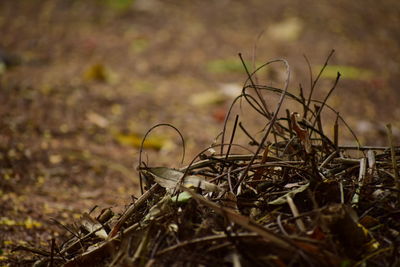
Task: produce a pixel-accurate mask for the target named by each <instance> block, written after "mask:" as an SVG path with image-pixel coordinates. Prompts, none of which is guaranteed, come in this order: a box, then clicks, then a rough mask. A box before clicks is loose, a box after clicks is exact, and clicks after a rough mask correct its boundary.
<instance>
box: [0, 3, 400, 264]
mask: <svg viewBox="0 0 400 267" xmlns="http://www.w3.org/2000/svg"><path fill="white" fill-rule="evenodd" d="M399 25H400V3H399V2H398V1H395V0H387V1H380V2H379V3H378V2H376V1H372V0H362V1H361V0H359V1H346V0H336V1H334V2H333V1H328V0H320V1H311V0H301V1H300V0H281V1H261V0H248V1H229V0H220V1H204V0H203V1H177V0H166V1H161V0H86V1H78V0H75V1H74V0H31V1H22V0H21V1H15V0H2V1H1V2H0V206H1V207H2V208H1V209H0V234H1V235H2V236H4V238H3V240H1V241H0V248H2V250H0V251H1V253H3V255H0V256H1V257H3V259H4V258H5V257H7V255H8V253H9V249H10V248H11V247H12V245H15V244H18V243H22V244H26V243H27V242H28V243H31V244H36V245H37V244H41V245H43V246H45V247H46V246H48V243H47V240H48V239H49V238H50V236H51V235H58V234H57V231H59V228H57V227H56V226H54V223H52V222H51V221H50V220H49V218H50V217H53V218H56V219H57V220H58V221H60V222H63V223H71V220H73V219H71V218H75V219H76V220H78V219H79V217H80V215H81V214H82V212H83V211H88V210H89V209H90V208H92V207H94V206H95V205H98V206H99V207H100V209H101V208H106V207H114V209H116V210H118V209H122V208H123V205H124V204H128V203H129V201H130V199H131V195H132V194H134V195H136V196H138V187H137V182H138V180H137V179H138V178H137V173H136V171H135V167H136V166H137V165H138V147H139V146H140V143H141V141H142V138H143V136H144V134H145V133H146V131H147V130H148V129H149V128H150V127H152V126H153V125H155V124H157V123H170V124H172V125H174V126H175V127H177V128H178V129H179V130H180V131H181V132H182V134H183V136H184V137H185V142H186V149H187V157H186V160H185V163H186V164H187V163H188V162H189V161H190V160H191V159H192V157H193V156H194V155H195V154H197V153H198V152H199V151H200V150H202V149H203V148H205V147H207V146H208V145H210V144H211V143H213V141H214V139H215V137H216V136H217V135H218V134H219V133H220V132H221V130H222V126H223V120H224V117H225V115H226V112H227V109H228V108H229V105H230V103H231V102H232V101H233V99H234V97H235V96H237V95H238V94H240V91H241V88H242V86H243V84H244V82H245V80H246V78H247V76H246V73H245V71H244V69H243V66H242V64H241V62H240V59H239V57H238V53H239V52H240V53H242V55H243V57H244V59H245V61H246V64H247V65H248V67H249V68H250V69H253V68H254V66H258V65H260V64H262V63H265V62H267V61H269V60H272V59H276V58H284V59H286V60H287V61H288V62H289V64H290V67H291V78H290V85H289V92H291V93H293V94H295V95H298V94H299V87H300V85H301V87H302V88H303V89H304V92H305V94H306V95H307V94H308V93H309V91H310V70H311V74H312V77H313V78H314V79H315V77H316V76H317V74H318V72H319V70H320V69H321V67H322V66H323V64H324V62H325V60H326V58H327V56H328V55H329V53H330V51H331V50H332V49H335V51H336V52H335V53H334V55H333V56H332V58H331V60H330V62H329V66H328V67H327V69H326V70H325V72H324V73H323V74H322V76H321V79H320V82H319V83H318V84H317V86H316V89H315V93H314V97H315V98H316V99H319V100H322V99H323V98H324V97H325V95H326V94H327V93H328V91H329V90H330V89H331V87H332V85H333V83H334V81H335V78H336V73H337V72H338V71H339V72H340V73H341V74H342V77H341V80H340V82H339V84H338V86H337V88H336V89H335V91H334V93H333V95H332V96H331V97H330V98H329V100H328V104H329V105H330V106H332V107H333V108H335V109H336V110H337V111H338V112H339V113H340V114H341V115H342V116H343V117H344V118H345V120H346V121H347V123H348V124H349V125H350V126H351V128H352V129H353V130H354V132H355V133H356V134H357V135H358V137H359V139H360V141H361V143H362V144H363V145H383V146H386V145H388V142H387V137H386V129H385V125H386V124H387V123H391V124H392V125H393V132H394V135H395V138H397V141H399V135H400V133H399V128H400V121H399V119H400V106H399V105H398V103H399V100H400V88H399V82H400V75H399V74H400V53H399V52H400V47H399V44H400V28H399ZM305 58H307V59H308V61H309V62H310V65H311V68H309V66H308V64H307V61H306V59H305ZM285 79H286V76H285V69H284V68H283V65H282V64H274V65H271V67H269V68H267V69H265V70H263V71H262V72H260V75H259V80H260V83H262V84H265V85H270V86H275V87H279V88H282V86H283V82H284V81H285ZM265 99H266V100H267V103H268V104H269V107H270V110H273V109H275V104H276V103H277V99H278V98H277V96H273V95H268V94H266V95H265ZM285 103H286V102H285ZM285 108H289V109H290V110H291V111H298V112H301V110H297V109H298V107H297V106H295V105H291V103H290V101H287V103H286V106H285ZM252 112H253V111H251V110H249V109H248V107H245V106H243V107H242V109H240V107H238V108H237V110H235V111H234V114H239V115H240V116H241V117H240V118H243V121H244V124H245V125H246V126H248V127H249V129H251V130H252V133H254V135H255V136H257V134H260V131H261V130H262V128H263V127H264V126H265V123H266V122H265V120H263V119H262V118H259V117H258V116H257V115H256V114H254V112H253V113H252ZM334 119H335V114H334V113H333V114H331V113H329V112H327V113H323V117H322V121H323V123H324V127H325V128H324V129H326V132H327V134H328V135H330V133H331V132H332V126H333V123H334ZM340 129H341V138H340V143H341V144H354V140H353V139H352V138H351V137H350V135H349V133H348V131H347V130H345V129H344V127H343V125H342V126H341V128H340ZM342 129H343V130H342ZM228 133H229V130H228ZM238 140H240V139H238ZM238 140H235V141H238ZM238 142H239V141H238ZM145 150H146V154H144V158H145V161H146V162H148V164H149V165H153V166H155V165H165V166H169V167H176V168H177V167H181V166H182V165H181V164H180V157H181V143H180V138H179V136H177V134H176V133H175V132H174V131H173V130H171V129H168V128H158V129H156V130H155V131H154V132H153V133H152V134H151V135H150V137H149V139H148V142H146V143H145ZM146 155H147V156H146ZM100 209H99V210H100ZM49 229H51V231H49ZM1 242H2V243H1ZM0 259H1V258H0Z"/></svg>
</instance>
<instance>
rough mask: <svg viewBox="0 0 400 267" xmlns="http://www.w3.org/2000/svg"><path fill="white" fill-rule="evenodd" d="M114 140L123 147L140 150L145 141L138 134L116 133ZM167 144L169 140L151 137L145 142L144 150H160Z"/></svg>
mask: <svg viewBox="0 0 400 267" xmlns="http://www.w3.org/2000/svg"><path fill="white" fill-rule="evenodd" d="M114 138H115V140H117V141H118V143H120V144H122V145H127V146H132V147H136V148H139V147H140V146H141V144H142V140H143V136H142V135H139V134H136V133H130V134H123V133H116V134H115V135H114ZM166 143H167V139H166V138H164V137H161V136H150V137H148V138H146V140H145V141H144V144H143V148H148V149H155V150H160V149H161V148H163V146H164V145H165V144H166Z"/></svg>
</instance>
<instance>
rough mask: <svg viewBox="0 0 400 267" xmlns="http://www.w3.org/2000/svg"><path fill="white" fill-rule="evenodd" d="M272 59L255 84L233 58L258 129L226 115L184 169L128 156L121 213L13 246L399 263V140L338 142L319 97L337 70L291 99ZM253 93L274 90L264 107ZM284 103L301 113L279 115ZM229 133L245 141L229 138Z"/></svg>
mask: <svg viewBox="0 0 400 267" xmlns="http://www.w3.org/2000/svg"><path fill="white" fill-rule="evenodd" d="M328 59H329V58H328ZM327 62H328V60H327ZM327 62H326V64H325V66H326V65H327ZM273 63H274V64H275V63H283V64H284V65H285V66H286V68H287V73H286V75H287V79H286V81H285V84H284V86H283V88H274V87H269V86H265V85H259V84H257V78H256V73H257V70H256V71H255V72H253V73H249V72H248V71H247V68H246V66H245V69H246V71H247V72H248V80H247V81H246V83H245V85H244V87H243V91H242V94H241V95H240V96H238V98H236V99H235V101H234V102H233V103H232V107H233V106H235V105H237V104H238V103H240V102H247V103H248V104H249V105H250V106H251V108H252V109H254V111H256V112H257V113H258V114H259V115H260V116H262V117H264V118H265V127H264V128H263V130H262V136H261V137H256V136H253V135H251V134H250V133H249V131H247V130H246V128H245V127H244V126H243V124H241V123H240V117H239V115H236V117H235V118H234V120H233V119H232V120H231V117H232V118H233V116H231V114H230V113H231V112H230V113H228V115H227V117H226V120H225V126H224V129H223V131H222V134H221V135H220V136H219V139H217V140H218V141H215V142H214V144H213V145H211V146H210V147H208V148H206V149H204V150H203V151H202V152H201V153H199V154H198V156H197V157H196V158H194V159H193V161H192V162H191V163H190V164H189V165H188V166H186V167H183V168H180V169H173V168H167V167H152V166H148V165H147V164H145V163H144V162H143V161H142V159H141V158H140V159H139V162H140V166H139V168H138V169H139V173H140V182H141V188H142V192H143V194H142V195H141V196H140V197H139V198H137V199H134V200H133V201H132V203H131V204H129V205H128V206H127V208H126V210H125V212H124V213H123V214H114V213H113V212H112V210H111V209H105V210H102V211H101V212H100V213H99V215H98V216H93V215H92V214H91V213H85V214H83V215H82V219H81V220H80V222H79V223H78V224H76V223H75V224H74V225H73V226H66V225H65V226H63V227H64V228H65V229H66V230H67V231H68V232H70V238H69V239H68V240H65V241H64V242H63V243H62V244H60V243H59V240H55V241H54V242H52V246H51V248H50V249H48V250H42V249H36V248H29V247H19V248H18V249H24V250H29V251H32V252H34V253H36V254H37V257H36V258H35V259H34V261H35V263H36V265H37V266H56V265H65V266H197V265H204V266H217V265H219V266H293V265H295V266H363V265H365V264H366V265H368V266H398V265H400V248H399V244H400V235H399V229H400V181H399V177H398V174H399V172H398V169H397V164H399V161H400V149H399V147H396V146H394V145H393V144H391V146H389V147H363V146H360V145H356V146H354V147H351V146H341V145H340V144H339V132H340V131H341V129H339V127H341V126H340V125H344V126H346V123H345V122H344V120H343V119H342V118H341V116H340V115H339V113H337V112H336V111H334V110H333V109H331V108H330V107H329V106H328V105H327V104H326V101H327V99H328V97H329V96H330V94H331V93H332V92H333V91H334V88H335V87H336V84H337V82H338V80H339V77H340V74H339V73H338V76H337V79H336V81H335V83H334V84H333V86H332V89H331V90H329V92H328V94H327V96H326V97H325V99H323V100H322V101H318V100H314V99H313V96H312V95H313V91H314V88H315V86H316V84H317V82H318V79H319V76H317V77H316V79H315V80H312V82H311V88H310V89H311V90H310V91H309V94H308V95H307V96H305V94H304V92H303V90H302V89H301V90H300V94H299V96H297V95H294V94H291V93H289V92H288V90H287V89H288V81H289V66H288V64H287V63H286V61H284V60H276V61H271V62H268V63H266V64H265V65H263V66H262V68H263V67H265V66H267V65H270V64H273ZM323 70H324V68H322V70H321V73H322V71H323ZM321 73H320V74H321ZM265 93H270V94H279V95H280V99H279V102H278V103H277V105H276V107H275V110H274V111H270V110H269V108H268V107H267V104H266V102H265V100H264V97H265V96H264V94H265ZM289 100H290V101H293V102H297V104H298V107H300V109H299V110H302V111H301V112H300V113H301V114H298V113H296V112H291V111H290V110H289V109H287V110H286V112H280V109H281V107H282V103H283V101H289ZM312 105H313V108H311V107H312ZM325 109H330V110H331V111H333V114H335V116H336V120H334V123H332V122H331V124H330V125H332V124H334V126H333V127H332V128H333V129H332V132H333V134H331V136H332V137H328V135H327V134H325V133H324V128H323V121H322V119H321V118H322V116H321V114H322V111H323V110H325ZM280 114H283V115H280ZM228 122H231V124H232V127H231V128H232V129H231V131H230V132H228V131H227V128H228V127H226V125H227V124H228ZM160 126H163V127H173V126H172V125H167V124H160V125H157V126H156V127H160ZM154 128H155V127H153V128H152V129H151V130H153V129H154ZM173 128H174V127H173ZM239 128H240V129H239ZM174 129H175V128H174ZM151 130H150V131H149V132H148V133H150V132H151ZM175 130H176V129H175ZM239 130H240V131H242V132H243V133H245V135H247V137H248V139H249V145H248V144H236V143H235V142H234V140H235V135H236V134H237V133H238V131H239ZM349 130H350V131H351V129H349ZM178 132H179V131H178ZM388 138H389V140H392V137H391V130H390V125H389V126H388ZM355 140H356V141H357V138H355ZM182 143H184V142H183V138H182ZM183 147H184V145H183ZM233 149H235V151H239V150H241V151H242V153H240V152H235V153H233V152H231V151H233Z"/></svg>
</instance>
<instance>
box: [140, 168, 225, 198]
mask: <svg viewBox="0 0 400 267" xmlns="http://www.w3.org/2000/svg"><path fill="white" fill-rule="evenodd" d="M143 172H144V173H145V174H148V175H151V176H152V177H153V178H154V181H155V182H156V183H158V184H159V185H161V186H162V187H164V188H168V189H174V188H175V187H176V186H177V183H178V182H179V181H180V179H181V178H182V176H183V174H184V173H183V172H180V171H177V170H174V169H170V168H166V167H155V168H148V169H146V170H144V171H143ZM183 185H184V186H185V187H193V188H196V187H200V188H201V189H203V190H206V191H208V192H218V191H221V190H222V189H221V188H220V187H218V186H217V185H215V184H212V183H210V182H207V181H206V180H205V179H204V178H202V177H200V176H196V175H188V176H186V177H185V179H184V182H183Z"/></svg>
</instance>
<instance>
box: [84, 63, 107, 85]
mask: <svg viewBox="0 0 400 267" xmlns="http://www.w3.org/2000/svg"><path fill="white" fill-rule="evenodd" d="M83 78H84V79H85V80H87V81H98V82H107V81H108V80H109V73H108V71H107V70H106V68H105V67H104V65H103V64H93V65H91V66H90V67H89V68H87V69H86V71H85V72H84V74H83Z"/></svg>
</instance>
